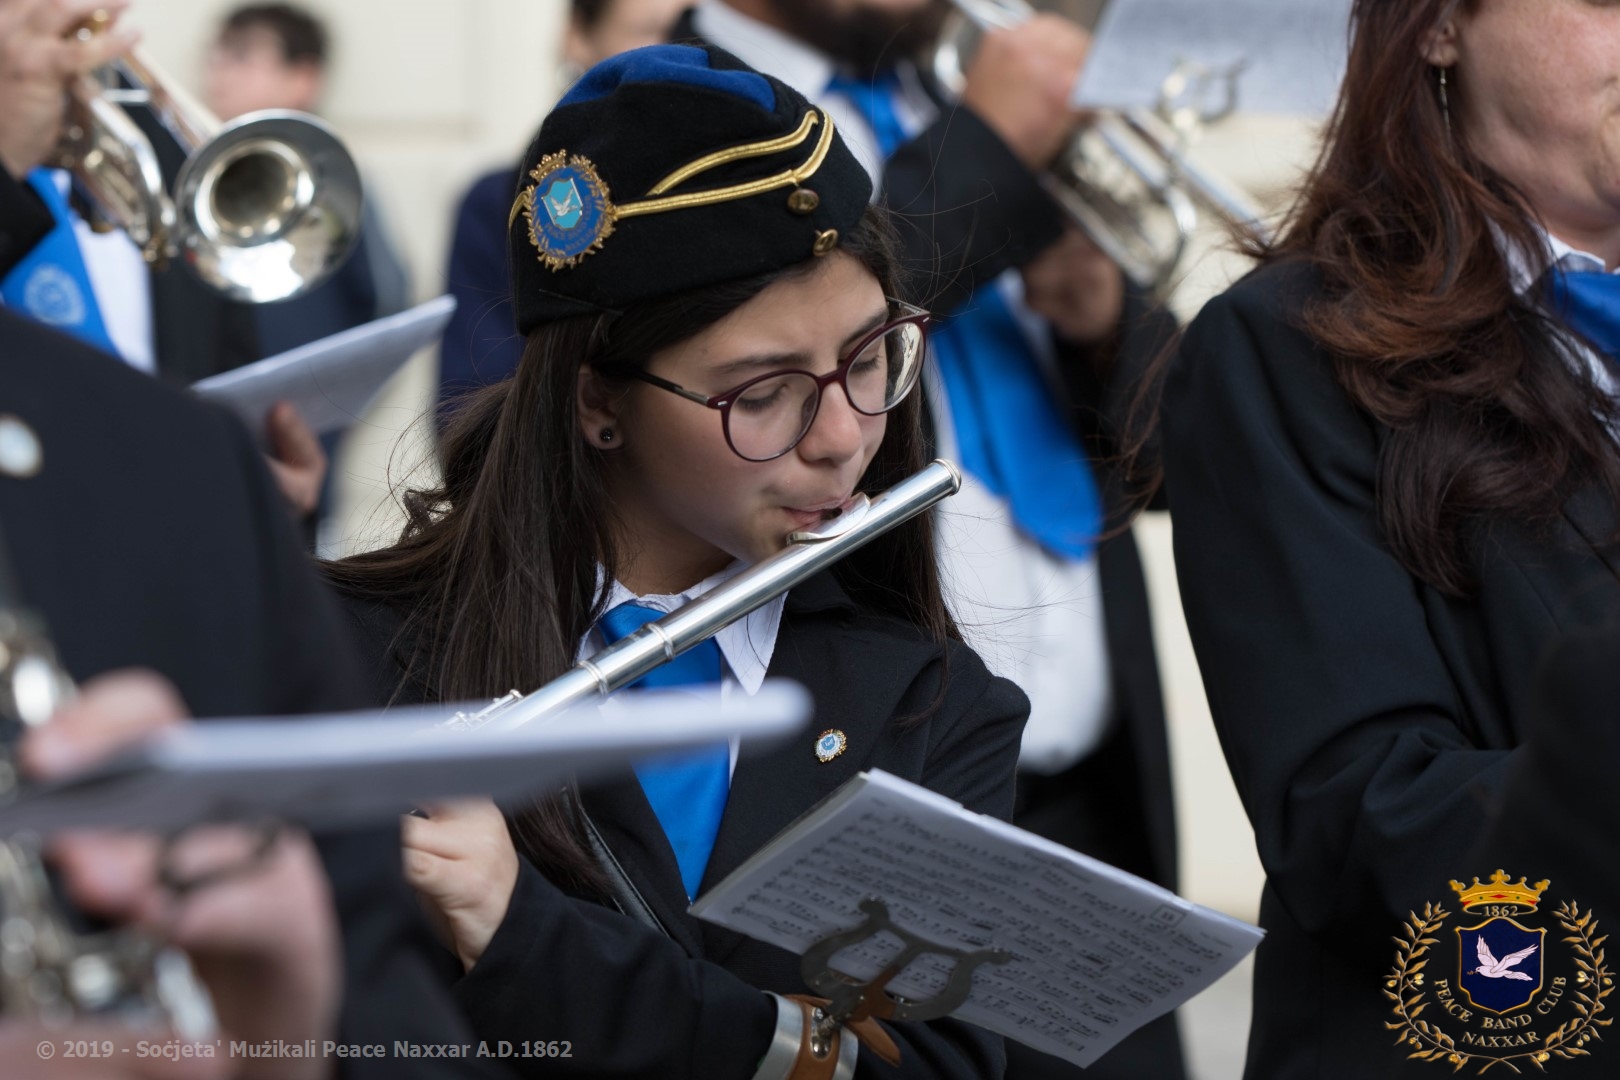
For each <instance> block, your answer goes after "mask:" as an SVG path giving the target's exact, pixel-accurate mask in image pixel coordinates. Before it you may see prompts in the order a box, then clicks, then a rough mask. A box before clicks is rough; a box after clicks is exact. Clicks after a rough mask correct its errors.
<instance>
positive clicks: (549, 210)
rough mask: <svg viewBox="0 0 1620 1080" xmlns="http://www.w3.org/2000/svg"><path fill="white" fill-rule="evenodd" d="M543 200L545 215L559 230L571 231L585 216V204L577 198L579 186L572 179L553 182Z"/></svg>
mask: <svg viewBox="0 0 1620 1080" xmlns="http://www.w3.org/2000/svg"><path fill="white" fill-rule="evenodd" d="M544 199H545V203H546V214H547V216H549V217H550V218H551V223H552V224H553V225H555V226H556V227H557V228H559V229H572V228H573V227H574V226H575V225H578V224H579V219H580V218H582V217H584V216H585V203H584V201H583V200H582V199H580V197H579V184H577V183H576V182H575V181H574V179H573V178H572V177H569V178H568V179H566V180H556V181H553V182H552V185H551V190H550V191H548V192H546V194H545V196H544Z"/></svg>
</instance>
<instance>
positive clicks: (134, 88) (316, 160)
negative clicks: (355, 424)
mask: <svg viewBox="0 0 1620 1080" xmlns="http://www.w3.org/2000/svg"><path fill="white" fill-rule="evenodd" d="M107 22H108V16H107V15H106V14H105V13H98V15H97V16H96V17H95V18H93V19H92V20H91V21H90V22H89V23H88V24H86V25H85V26H84V27H83V28H81V29H80V30H79V31H78V33H79V35H80V36H88V35H93V34H95V33H98V32H100V31H101V30H102V29H103V28H104V27H105V26H106V24H107ZM100 75H101V77H100V78H99V79H98V78H97V77H93V76H89V75H86V76H82V77H80V78H79V79H77V80H75V81H74V82H73V84H72V85H71V86H70V88H69V95H68V96H69V108H68V118H67V123H66V125H65V126H64V130H63V136H62V139H61V141H60V142H59V144H58V145H57V148H56V153H55V155H54V156H53V158H52V160H51V162H50V164H52V165H55V166H58V167H60V168H65V169H70V170H71V171H72V172H73V173H74V175H75V176H77V177H78V178H79V180H80V182H81V183H82V184H83V185H84V187H85V189H86V190H87V191H88V192H89V193H90V196H91V198H92V199H93V200H94V202H95V203H96V204H97V213H98V217H99V220H98V221H96V222H93V224H97V225H99V226H107V227H114V228H120V229H123V230H124V231H126V232H127V233H128V234H129V237H130V239H131V240H132V241H134V243H135V245H136V246H137V247H139V248H140V249H141V253H142V254H143V255H144V256H145V257H146V259H147V261H149V262H151V263H154V264H156V265H162V264H164V263H166V262H167V261H168V260H169V259H172V258H176V257H179V258H181V259H182V261H184V262H185V264H186V265H187V266H189V267H190V268H191V269H192V270H193V271H194V272H195V273H196V274H197V276H198V277H199V278H201V279H202V280H203V282H205V283H206V284H208V285H210V286H212V287H213V288H214V289H217V290H218V291H219V292H221V293H223V294H224V295H225V296H227V297H229V298H230V299H233V300H242V301H246V302H248V303H265V302H268V301H272V300H285V299H288V298H289V297H293V296H297V295H298V294H300V293H303V292H306V291H307V290H309V289H311V288H313V287H314V286H316V285H318V284H319V283H320V282H321V281H323V280H325V279H326V277H327V276H328V275H330V274H331V273H332V272H333V271H334V270H336V269H337V268H338V267H339V266H341V265H342V263H343V260H344V259H345V258H346V257H347V256H348V254H349V251H350V249H351V248H353V246H354V244H355V241H356V240H357V239H358V237H359V230H360V197H361V196H360V174H359V170H358V169H357V168H356V167H355V164H354V159H353V158H352V157H351V156H350V155H349V152H348V151H347V150H345V149H344V147H343V144H342V143H341V142H339V141H338V139H337V136H336V135H334V134H333V133H332V131H331V129H330V128H328V127H327V126H326V125H325V124H323V123H322V122H321V121H319V120H317V119H316V118H315V117H313V116H308V115H305V114H303V113H297V112H291V111H283V110H266V111H264V112H256V113H249V114H248V115H246V116H242V117H239V118H237V119H236V120H233V121H231V122H230V123H228V124H221V123H220V122H219V120H218V119H217V118H216V117H215V116H214V115H213V114H212V113H210V112H209V111H208V110H207V109H205V108H203V106H202V105H201V104H199V103H198V102H196V101H194V100H192V99H191V98H190V97H189V96H187V95H186V94H184V93H183V92H182V91H181V90H179V89H178V87H176V86H175V85H174V84H173V83H172V81H170V80H168V79H167V78H165V77H164V76H163V75H162V74H161V72H159V70H158V69H157V68H156V67H155V66H154V65H153V64H152V63H151V62H150V61H149V60H146V59H145V58H143V57H141V56H140V55H139V54H138V53H132V54H131V55H130V56H129V57H127V58H125V59H122V60H117V61H114V62H113V63H112V64H111V65H109V66H108V68H107V69H104V71H103V72H101V73H100ZM122 84H128V86H129V87H130V89H123V88H121V87H122ZM125 104H143V105H147V106H149V107H150V108H151V110H152V113H153V114H154V115H155V116H156V117H157V118H158V119H159V120H160V121H161V122H162V124H163V126H164V127H165V128H166V129H167V130H168V131H169V132H170V133H171V134H172V135H173V136H174V139H175V141H176V142H177V143H178V144H179V146H180V149H181V151H182V152H183V153H184V154H185V155H186V161H185V164H184V165H183V166H182V167H181V169H180V174H179V176H178V178H177V179H176V181H175V185H174V190H173V191H172V192H171V191H169V190H168V189H167V188H166V187H165V185H164V183H163V174H162V172H161V170H160V169H159V167H158V160H157V155H156V154H155V153H154V151H153V149H152V144H151V142H150V141H149V140H148V139H147V138H146V136H145V135H144V134H143V133H142V132H141V130H140V128H139V127H137V126H136V125H135V122H134V121H133V120H131V119H130V117H129V115H128V114H127V113H126V112H125V111H124V110H123V108H121V106H122V105H125Z"/></svg>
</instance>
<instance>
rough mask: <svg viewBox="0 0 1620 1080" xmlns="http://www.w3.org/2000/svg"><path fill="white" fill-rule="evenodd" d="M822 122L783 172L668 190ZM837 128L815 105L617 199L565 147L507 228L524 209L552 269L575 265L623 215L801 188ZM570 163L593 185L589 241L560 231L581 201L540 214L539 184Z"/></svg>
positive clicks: (804, 136) (786, 144) (541, 172)
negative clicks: (792, 125) (788, 126)
mask: <svg viewBox="0 0 1620 1080" xmlns="http://www.w3.org/2000/svg"><path fill="white" fill-rule="evenodd" d="M818 126H819V127H820V128H821V135H820V137H819V138H818V139H817V140H816V144H815V147H814V148H813V149H812V150H811V152H810V156H809V157H808V158H806V159H805V160H804V161H803V162H802V163H801V164H799V165H796V166H794V167H793V168H791V169H784V170H782V171H781V172H779V173H773V174H772V175H770V176H765V177H761V178H760V179H758V180H750V181H748V182H746V183H742V184H732V185H729V186H727V187H721V188H713V189H711V190H709V191H693V192H689V193H687V194H684V195H669V194H666V193H667V192H668V191H670V189H672V188H675V187H678V186H679V185H681V184H684V183H686V182H687V181H688V180H690V179H692V178H693V177H695V176H700V175H702V174H703V173H706V172H708V171H710V170H712V169H716V168H719V167H720V166H722V165H728V164H730V163H731V162H734V161H743V160H746V159H748V158H756V157H767V156H769V155H771V154H779V153H781V152H783V151H784V150H792V149H794V148H795V147H797V146H801V145H803V144H804V143H805V142H806V141H808V140H809V138H810V136H811V133H812V132H814V131H815V130H816V128H817V127H818ZM833 132H834V127H833V120H832V117H830V116H828V115H827V114H826V113H823V112H821V111H820V110H818V109H810V110H808V111H807V112H806V113H805V114H804V119H803V120H802V121H801V122H800V123H799V127H798V129H797V130H796V131H794V132H792V133H791V134H789V135H782V136H778V137H777V138H774V139H766V140H763V141H760V142H752V143H744V144H743V145H741V146H733V147H730V148H728V149H725V150H716V151H715V152H714V153H712V154H705V155H704V156H703V157H700V158H698V159H697V160H696V161H692V162H689V163H688V164H686V165H682V166H681V167H680V168H678V169H676V170H675V171H674V172H672V173H670V174H669V175H668V176H666V177H664V178H663V179H662V180H660V181H658V183H656V184H654V185H653V186H652V188H651V190H649V191H648V192H647V194H648V196H650V197H649V198H644V199H640V200H638V201H636V202H631V203H621V204H617V205H615V204H614V203H613V202H612V201H611V200H610V199H609V198H608V191H607V185H606V184H605V183H603V182H602V181H601V179H600V177H598V176H597V175H596V171H595V169H594V167H593V166H592V164H591V162H590V161H589V160H588V159H586V158H583V157H579V156H577V155H576V156H573V157H570V156H569V155H568V154H567V152H566V151H564V152H562V153H559V154H552V155H548V156H547V157H546V158H545V159H543V160H542V161H541V163H540V165H539V166H537V167H536V168H535V169H534V170H533V171H531V172H530V173H529V176H530V178H531V179H532V180H533V181H534V183H532V184H530V185H529V186H528V187H525V188H524V189H523V190H522V191H521V192H519V193H518V197H517V201H516V202H514V203H513V204H512V210H511V213H509V214H508V215H507V219H506V225H507V229H508V230H510V229H511V227H512V226H513V225H514V224H516V223H517V219H518V215H519V214H522V215H525V216H526V217H527V219H528V228H527V229H526V230H525V231H526V232H527V233H528V235H529V241H530V242H531V243H532V244H534V246H535V247H536V248H537V249H539V251H540V261H541V262H543V263H545V264H546V266H547V267H549V268H550V269H552V270H559V269H562V268H563V267H564V266H574V265H577V264H578V263H579V261H580V260H581V259H583V258H584V257H585V256H586V255H588V254H590V253H591V252H592V251H595V250H597V249H598V248H599V247H600V246H601V242H602V241H603V240H605V239H606V238H607V237H608V235H609V234H611V233H612V231H613V224H614V223H615V222H617V221H620V220H622V219H624V218H630V217H641V216H644V215H646V214H661V213H664V212H665V211H667V210H687V209H691V208H693V207H698V206H713V205H715V204H717V203H724V202H732V201H734V200H737V199H746V198H749V197H751V196H754V195H761V194H764V193H765V192H767V191H775V190H777V189H779V188H788V187H794V188H796V187H798V186H800V185H801V184H802V183H803V182H804V181H805V180H806V179H808V178H809V177H811V176H814V175H815V174H816V171H817V170H818V169H820V168H821V165H822V163H823V162H825V161H826V160H827V153H828V151H830V150H831V149H832V143H833ZM565 168H566V169H568V170H569V174H570V175H571V176H572V177H573V178H574V179H576V180H577V181H579V182H583V183H585V184H586V185H587V188H588V196H587V198H586V200H585V201H586V202H587V203H588V204H589V206H590V209H591V211H592V212H591V213H590V214H589V220H588V221H587V222H586V224H587V225H588V226H589V227H590V228H591V229H592V231H593V233H594V234H595V235H594V239H593V242H590V243H588V244H586V245H584V246H580V245H576V244H571V243H567V242H565V241H564V240H563V238H562V237H560V236H557V235H555V234H557V233H559V231H561V230H567V229H573V228H575V227H576V226H575V225H572V224H562V222H567V221H569V220H571V219H572V220H578V216H577V215H576V214H574V213H573V211H575V210H577V208H578V203H577V202H574V203H568V204H560V205H561V206H562V208H563V209H566V210H568V211H570V213H569V215H567V216H565V217H563V218H561V219H560V220H559V217H558V215H557V214H556V213H553V212H552V211H551V209H550V208H549V206H548V208H547V210H546V212H547V213H548V214H551V220H550V221H549V222H547V221H545V220H543V219H541V218H540V217H539V214H538V211H537V201H539V200H543V199H544V196H543V195H538V198H537V189H538V188H539V186H540V184H541V183H542V182H543V181H544V180H546V179H547V178H548V177H550V176H551V175H553V174H554V173H557V172H558V171H559V170H561V169H565Z"/></svg>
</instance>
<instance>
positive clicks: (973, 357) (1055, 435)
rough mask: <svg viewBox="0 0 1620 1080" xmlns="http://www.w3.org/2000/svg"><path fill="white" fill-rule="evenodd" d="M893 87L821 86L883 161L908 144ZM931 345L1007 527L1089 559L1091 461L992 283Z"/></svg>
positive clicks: (887, 78)
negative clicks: (1002, 505)
mask: <svg viewBox="0 0 1620 1080" xmlns="http://www.w3.org/2000/svg"><path fill="white" fill-rule="evenodd" d="M899 88H900V83H899V80H898V78H896V76H895V74H894V73H893V72H892V71H890V72H887V73H885V74H883V75H880V76H878V77H877V78H874V79H872V80H871V81H869V82H862V81H857V80H854V79H850V78H847V77H846V76H843V75H835V76H834V77H833V79H832V81H831V82H829V83H828V84H827V92H828V93H829V94H842V95H844V96H845V97H847V98H848V99H849V100H850V101H851V102H852V103H853V104H854V105H855V107H856V108H857V109H858V110H860V113H861V116H862V117H863V118H864V119H865V120H866V122H867V124H868V125H870V126H871V128H872V131H873V133H874V134H875V135H876V136H877V140H878V147H879V149H880V151H881V152H882V154H883V156H884V157H885V158H888V157H889V156H891V155H892V154H893V153H894V152H895V150H897V149H899V147H900V145H901V144H902V143H904V142H905V141H906V131H905V126H904V125H903V124H902V123H901V122H900V117H899V114H898V113H897V112H896V111H895V108H894V98H895V95H896V93H898V91H899ZM930 344H931V345H932V348H933V354H934V362H935V363H936V364H937V365H938V366H939V373H940V377H941V378H942V379H943V380H944V382H945V393H946V396H947V397H948V398H949V400H950V406H951V421H952V424H953V426H954V427H955V428H956V442H957V452H958V455H959V456H960V458H961V465H962V467H963V468H964V469H966V470H967V471H968V472H970V473H972V474H973V475H974V476H976V477H978V479H979V480H980V482H982V483H983V484H984V485H985V486H986V487H987V488H989V489H990V491H991V492H993V493H994V494H996V495H999V496H1001V497H1002V498H1004V499H1006V500H1007V503H1008V505H1009V506H1010V507H1011V508H1012V515H1013V520H1014V521H1016V522H1017V523H1018V526H1019V527H1020V528H1021V529H1023V530H1024V532H1026V533H1028V534H1029V535H1030V536H1032V537H1034V538H1035V539H1036V540H1037V541H1039V542H1040V543H1041V544H1042V545H1043V546H1044V547H1046V548H1047V549H1048V550H1049V551H1052V552H1054V553H1056V554H1059V555H1064V556H1067V557H1069V558H1072V559H1085V558H1087V557H1088V556H1089V555H1090V554H1091V551H1092V549H1093V547H1094V546H1095V544H1096V537H1097V534H1098V533H1099V532H1100V531H1101V529H1102V500H1101V498H1100V497H1099V495H1098V493H1097V484H1096V481H1095V480H1094V479H1093V478H1092V475H1091V464H1090V462H1089V461H1088V460H1087V458H1086V454H1085V451H1084V450H1083V449H1082V448H1081V446H1080V440H1079V439H1078V438H1077V437H1076V436H1075V434H1074V432H1073V431H1072V430H1071V429H1070V427H1069V425H1068V424H1067V423H1066V422H1065V421H1064V418H1063V415H1062V414H1061V413H1060V412H1059V411H1058V408H1057V406H1056V404H1055V403H1054V402H1053V401H1052V392H1051V389H1050V387H1048V385H1047V382H1046V378H1045V376H1044V375H1043V374H1042V372H1041V368H1040V362H1039V360H1038V359H1037V358H1036V356H1035V354H1034V352H1033V351H1032V350H1031V348H1030V343H1029V339H1028V338H1026V337H1025V336H1024V332H1023V330H1022V328H1021V327H1020V326H1019V325H1018V320H1017V317H1016V316H1014V315H1013V312H1012V308H1011V307H1010V306H1009V305H1008V303H1007V301H1006V298H1005V297H1003V296H1002V295H1001V290H999V289H998V288H996V284H995V282H993V281H991V282H986V283H985V284H984V285H981V286H980V287H979V288H978V289H976V290H974V293H973V295H972V296H971V297H969V298H968V301H967V303H966V304H965V305H964V306H963V307H962V309H961V310H960V311H959V312H957V313H955V315H954V317H953V318H952V319H951V320H950V321H949V322H948V323H946V324H945V325H944V326H943V327H941V328H939V329H937V330H935V331H934V333H933V334H932V336H931V338H930Z"/></svg>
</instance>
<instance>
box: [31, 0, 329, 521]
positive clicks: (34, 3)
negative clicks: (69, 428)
mask: <svg viewBox="0 0 1620 1080" xmlns="http://www.w3.org/2000/svg"><path fill="white" fill-rule="evenodd" d="M125 6H126V5H125V4H121V3H119V4H105V3H95V2H93V0H65V2H60V3H51V2H48V0H3V2H0V14H3V18H0V165H3V167H0V303H3V304H4V305H5V306H6V307H9V308H12V309H14V310H16V311H18V312H20V313H21V314H24V315H26V316H28V317H30V318H32V319H34V320H36V321H38V322H42V323H44V324H46V325H49V326H53V327H55V328H57V329H59V330H62V331H64V332H66V333H70V334H72V335H74V336H75V337H78V338H79V339H81V340H83V341H86V342H88V343H89V344H91V345H93V346H95V347H96V348H98V349H101V350H102V351H104V352H107V353H110V354H112V355H114V356H117V357H118V358H119V359H121V360H123V361H124V362H125V363H126V364H128V365H129V366H130V367H133V368H136V369H138V370H140V371H144V372H146V373H148V374H152V375H157V376H159V377H160V378H162V379H164V380H165V381H170V382H177V383H190V382H194V381H195V380H197V379H200V378H204V377H206V376H209V375H213V374H216V373H218V372H221V371H226V370H229V369H231V368H234V367H237V366H240V365H241V364H245V363H248V362H250V361H253V360H257V359H259V358H260V356H261V355H263V354H262V353H261V352H260V345H259V340H258V331H257V328H256V326H255V320H256V315H255V313H254V310H253V308H252V306H250V305H247V304H241V303H237V302H234V301H231V300H226V299H225V298H223V297H222V296H220V294H219V293H217V292H215V291H214V290H212V289H210V288H209V287H208V286H206V285H204V284H203V283H202V282H201V281H200V280H199V279H198V278H197V277H196V276H195V275H193V274H191V273H190V272H189V271H187V270H186V269H185V268H184V267H180V266H175V265H170V266H166V267H157V266H150V265H148V264H147V263H146V261H145V260H144V259H143V258H142V256H141V252H140V250H139V249H138V248H137V247H136V246H135V244H134V243H133V242H131V240H130V239H129V237H128V236H127V235H126V234H125V233H123V232H122V231H118V230H114V231H111V232H104V231H97V230H96V229H93V228H92V227H91V226H90V224H89V217H90V213H89V204H88V201H87V199H86V197H85V196H84V194H83V193H82V192H81V191H80V190H79V188H78V186H77V184H76V183H75V181H74V180H73V178H72V176H71V175H70V174H69V173H68V172H66V171H65V170H61V169H52V168H46V167H45V166H44V163H45V162H46V161H47V160H48V159H49V158H50V156H51V154H52V153H53V151H54V149H55V147H56V146H57V143H58V140H59V138H60V137H61V132H62V121H63V109H64V106H65V102H66V95H65V93H64V87H65V86H66V85H67V81H68V80H69V79H70V78H72V77H75V76H77V75H81V74H85V73H88V72H90V71H93V70H95V69H97V68H99V67H101V66H102V65H103V64H105V63H107V62H108V61H110V60H112V59H115V58H117V57H118V56H120V55H122V54H123V53H124V52H125V51H127V50H128V49H129V48H130V46H131V45H132V43H133V42H134V41H135V40H136V35H135V34H133V33H132V32H129V31H126V30H123V29H120V28H118V27H117V26H116V24H114V25H113V26H111V27H110V28H109V29H108V31H107V32H106V33H104V34H101V35H98V36H96V37H93V38H90V39H89V40H85V41H78V40H69V35H70V33H71V32H72V31H73V30H74V28H76V27H77V26H79V25H80V24H82V23H83V22H84V21H85V20H87V19H88V18H89V17H90V16H91V15H92V14H93V13H95V12H97V11H109V12H110V13H111V14H112V15H113V16H114V17H115V18H116V16H117V14H118V13H119V12H121V11H122V10H123V9H124V7H125ZM130 111H131V115H132V116H133V117H134V118H135V119H136V121H137V123H140V122H141V121H142V120H143V119H144V120H145V121H146V122H147V123H146V126H147V127H148V128H149V131H148V134H149V136H158V137H155V138H153V148H154V150H156V151H157V153H158V156H159V160H160V162H161V163H162V165H163V167H164V170H165V179H166V180H167V181H168V182H171V183H172V181H173V178H174V173H175V172H176V171H177V170H178V169H179V166H180V163H181V156H180V153H179V148H178V146H177V145H176V144H175V142H174V140H173V139H172V137H170V136H169V135H168V134H167V132H166V131H165V132H162V133H161V134H159V132H158V131H157V130H155V129H156V127H157V125H156V123H155V121H153V120H152V119H151V117H150V114H149V113H148V112H147V110H146V109H145V107H144V106H132V107H131V108H130ZM266 436H267V441H268V443H269V445H270V447H271V457H270V464H271V466H272V468H273V469H274V471H275V474H276V479H277V482H278V484H279V485H280V487H281V490H282V494H283V495H284V496H285V497H286V499H287V501H288V502H289V504H290V505H291V506H292V507H293V509H294V511H295V512H296V513H298V514H299V515H300V516H305V515H308V514H310V513H311V512H312V511H313V510H314V508H315V505H316V500H317V498H318V496H319V492H320V488H321V484H322V482H323V481H324V478H325V475H326V456H325V454H324V453H323V452H322V450H321V446H320V443H319V442H318V441H317V440H316V439H315V436H314V434H313V433H312V432H311V431H310V430H309V427H308V425H306V424H305V423H304V422H303V420H302V419H301V418H300V417H299V416H298V414H297V412H296V411H295V410H294V409H292V408H291V407H290V406H288V405H282V406H279V407H278V408H276V409H275V410H273V411H272V412H271V414H270V418H269V421H268V430H267V432H266Z"/></svg>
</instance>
